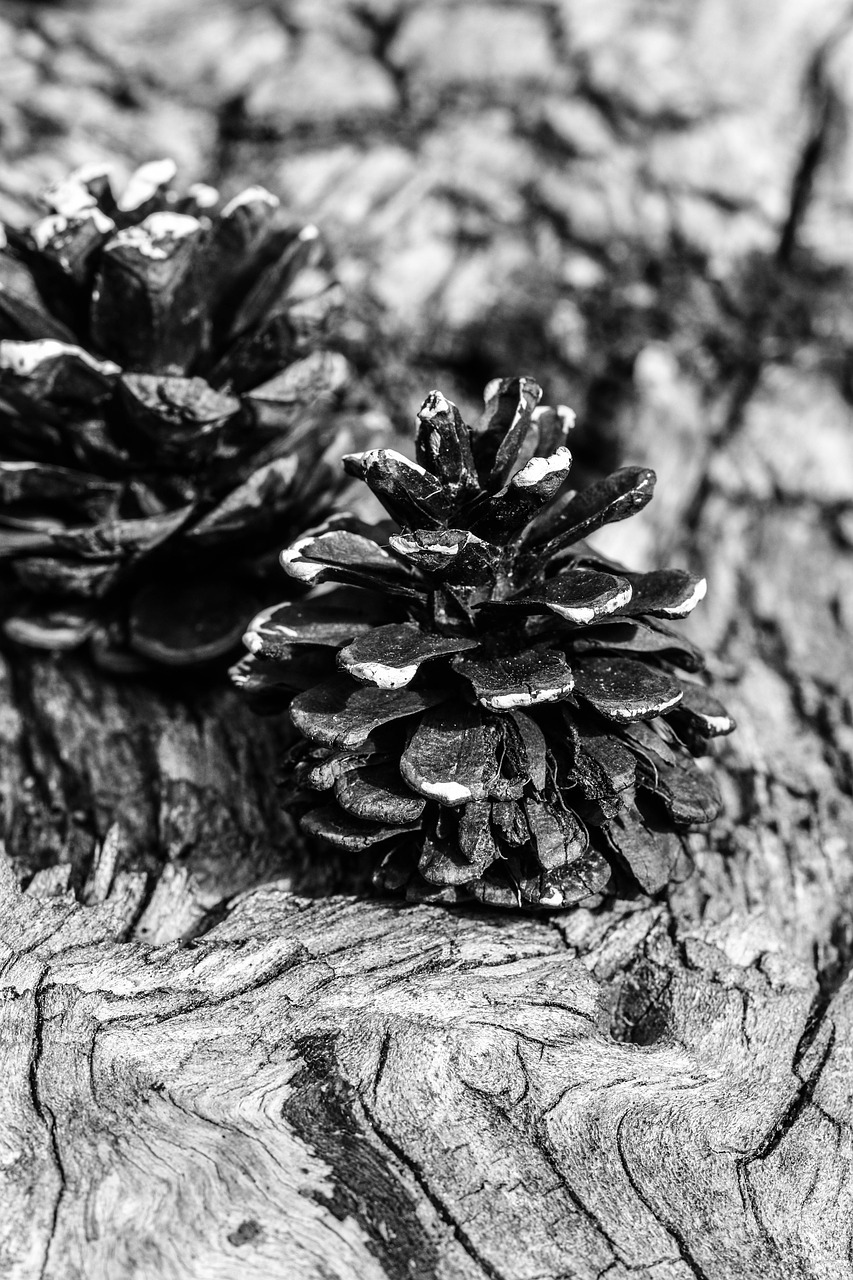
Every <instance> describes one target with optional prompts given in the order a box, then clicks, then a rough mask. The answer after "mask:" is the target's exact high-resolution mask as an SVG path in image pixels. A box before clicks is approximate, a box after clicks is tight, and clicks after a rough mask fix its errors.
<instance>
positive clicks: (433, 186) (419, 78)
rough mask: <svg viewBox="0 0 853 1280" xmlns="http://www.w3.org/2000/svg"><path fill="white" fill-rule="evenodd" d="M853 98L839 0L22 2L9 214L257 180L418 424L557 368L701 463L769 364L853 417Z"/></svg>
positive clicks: (0, 132) (616, 456)
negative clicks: (61, 197) (852, 350)
mask: <svg viewBox="0 0 853 1280" xmlns="http://www.w3.org/2000/svg"><path fill="white" fill-rule="evenodd" d="M851 110H853V27H851V17H850V12H849V6H848V5H847V4H845V3H841V2H840V0H691V3H689V4H687V3H683V0H682V2H681V3H679V2H678V0H493V2H492V3H483V2H482V0H145V3H133V2H132V0H84V2H83V3H77V4H73V3H72V4H62V3H53V4H35V3H27V4H24V3H12V2H11V0H5V3H3V4H2V6H0V156H2V161H0V219H4V220H18V219H24V218H28V217H29V215H30V214H31V213H32V211H33V208H34V197H35V195H36V193H37V192H38V191H39V189H40V188H42V187H44V186H45V185H46V184H48V183H50V182H52V181H54V180H55V179H57V178H58V177H59V176H61V175H62V174H63V173H65V172H67V170H68V169H69V168H71V167H73V166H76V165H78V164H82V163H84V162H86V161H89V160H99V161H102V160H105V159H107V160H111V161H114V163H115V166H116V169H117V170H118V172H119V174H120V176H122V177H123V176H124V175H125V174H127V173H129V172H130V170H131V169H132V168H133V166H134V165H136V164H137V163H138V162H140V161H142V160H146V159H151V158H154V157H158V156H160V155H171V156H173V157H174V158H175V159H176V160H177V161H178V163H179V166H180V171H181V175H182V177H183V179H184V181H185V182H186V183H190V182H192V181H195V180H201V179H203V180H205V181H209V182H213V183H216V184H219V185H220V186H221V188H222V189H223V191H224V192H225V193H226V194H229V193H232V192H233V191H235V190H237V189H238V188H240V187H241V186H244V185H246V184H247V183H248V182H250V181H252V182H261V183H263V184H265V185H267V186H269V187H270V188H271V189H272V190H273V191H275V192H276V193H277V194H278V195H279V196H281V197H282V198H283V200H284V201H285V202H287V203H288V204H289V205H290V206H291V207H292V208H293V209H294V210H295V211H296V212H298V213H299V214H301V215H302V216H304V217H306V218H310V219H313V220H316V221H317V222H318V223H319V224H320V225H321V226H322V228H323V229H324V231H325V233H326V235H327V237H328V238H329V240H330V241H331V242H332V245H333V247H334V249H335V251H336V253H337V258H338V263H339V269H340V273H341V275H342V277H343V280H344V282H345V283H346V285H347V286H348V287H349V290H350V297H351V315H350V320H349V323H348V333H347V338H348V341H349V342H350V343H351V344H352V348H353V350H354V351H355V352H356V354H359V353H360V359H361V363H362V365H363V366H364V367H365V369H368V368H369V371H370V374H371V376H372V377H373V378H375V379H376V380H377V382H378V383H379V384H380V385H381V393H382V395H383V396H384V397H385V398H386V399H387V401H388V402H389V404H390V405H391V406H392V407H395V408H396V409H397V410H398V411H399V412H402V413H404V414H405V421H406V422H408V420H409V417H410V415H411V413H412V412H413V409H414V408H415V407H416V405H417V404H418V403H420V400H421V399H422V398H423V395H424V393H425V391H426V390H427V389H428V388H429V387H430V386H432V385H433V384H434V383H436V382H438V383H439V384H440V385H441V387H442V389H443V390H445V392H446V394H448V395H450V396H452V397H455V398H457V399H458V400H459V401H460V402H462V403H463V404H464V405H466V406H467V407H469V408H470V409H471V410H472V411H474V407H475V406H476V404H477V402H478V399H479V395H480V392H481V389H482V386H483V384H484V383H485V382H486V381H487V380H488V379H489V378H490V377H492V376H494V375H495V374H498V373H500V374H511V373H516V372H525V373H532V374H534V375H535V376H537V377H538V379H539V381H540V382H541V383H542V384H543V385H544V387H545V389H546V396H547V398H549V399H551V400H552V401H553V400H561V401H566V402H568V403H569V404H571V405H572V406H573V407H574V408H575V409H576V410H577V411H578V413H579V416H580V419H581V422H582V423H586V422H591V421H594V424H595V434H594V438H593V437H592V436H591V435H589V434H588V433H587V434H585V435H584V436H579V437H578V440H577V448H578V451H579V452H580V453H581V454H583V453H585V452H589V451H592V452H593V453H594V454H595V457H594V459H591V461H592V462H593V463H598V464H599V465H601V466H605V465H612V464H613V463H615V462H616V461H621V460H622V459H624V458H625V457H626V456H627V455H628V454H630V455H631V456H632V457H633V456H636V457H637V458H640V457H642V459H643V460H644V461H646V462H650V463H651V464H652V465H655V466H657V467H658V469H659V471H660V472H661V479H662V481H669V480H670V478H671V476H672V481H673V482H675V481H676V480H677V479H678V475H677V473H678V471H679V469H680V468H682V467H683V466H685V465H686V466H688V467H689V468H690V470H691V473H693V472H696V471H700V470H702V469H704V468H705V467H706V465H707V464H708V458H707V457H706V456H705V454H704V452H703V450H704V448H705V446H706V445H707V444H708V443H709V442H710V441H711V440H713V439H717V438H719V437H721V436H724V435H726V434H727V433H729V432H731V430H732V429H733V427H734V426H735V425H736V424H739V423H740V422H741V420H742V418H743V416H744V414H745V413H746V414H748V415H754V416H755V417H756V418H757V422H756V423H753V425H752V427H751V430H756V431H758V432H759V433H760V432H762V431H765V430H766V429H767V424H766V422H764V421H763V419H762V416H761V407H760V406H761V403H762V396H763V394H764V391H763V386H762V383H763V381H764V378H765V372H766V370H767V367H768V365H779V364H785V363H788V362H790V361H792V360H793V361H797V362H803V363H806V364H808V366H809V369H810V373H812V374H814V375H815V376H818V375H819V372H822V371H824V370H826V371H827V372H828V373H830V374H831V376H832V379H833V382H834V384H835V385H836V386H837V388H838V389H839V391H840V392H841V393H842V395H843V396H844V398H845V404H846V397H847V394H848V391H849V386H848V381H849V378H848V373H847V368H846V364H847V350H848V347H849V344H850V341H851V339H853V320H851V315H850V307H849V305H848V292H849V291H848V289H847V270H848V267H849V265H850V263H849V260H850V259H851V257H853V165H851V156H853V150H851V147H852V146H853V144H851V138H850V129H849V119H850V113H851ZM818 394H827V395H831V394H832V393H831V392H830V391H828V390H825V391H820V392H819V393H818ZM795 398H796V397H795ZM838 412H841V407H840V406H839V409H838ZM776 429H777V430H779V431H781V432H782V433H783V434H789V433H790V432H791V431H794V430H795V429H796V428H795V426H794V425H793V424H792V425H790V426H785V425H784V424H777V428H776ZM683 437H688V438H689V440H690V447H688V448H685V447H684V443H685V442H684V439H683ZM694 446H695V447H694ZM847 448H848V453H847V458H846V460H847V461H848V462H851V469H853V461H851V458H850V455H849V445H848V446H847ZM779 465H780V466H783V465H784V463H783V462H782V461H781V460H780V462H779ZM673 472H675V473H676V474H673ZM691 479H692V476H691V475H688V476H687V477H683V476H682V477H681V488H682V492H686V491H688V490H689V489H691V488H692V487H693V486H692V483H691ZM772 479H773V478H772V477H771V481H772ZM665 487H667V486H664V485H662V488H665ZM844 496H845V497H847V496H849V495H847V493H846V491H845V495H844ZM676 498H677V495H675V496H673V497H672V501H673V502H674V501H676Z"/></svg>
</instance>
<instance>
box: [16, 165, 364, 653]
mask: <svg viewBox="0 0 853 1280" xmlns="http://www.w3.org/2000/svg"><path fill="white" fill-rule="evenodd" d="M174 174H175V166H174V164H173V162H171V161H168V160H163V161H154V162H152V163H150V164H147V165H144V166H143V167H142V168H141V169H139V170H138V171H137V172H136V173H135V174H134V175H133V176H132V177H131V179H130V181H129V183H128V184H127V186H126V187H125V189H124V191H123V193H122V194H121V195H120V196H116V195H115V194H114V193H113V191H112V188H111V186H110V180H109V176H108V172H107V171H106V170H102V169H97V168H94V167H89V168H88V169H86V170H80V171H78V172H77V173H75V174H72V175H71V176H70V177H69V178H68V179H67V180H66V181H64V182H63V183H61V184H60V185H58V186H57V187H55V188H54V189H53V190H52V191H50V192H48V193H47V195H46V197H45V203H46V204H47V206H48V207H49V208H50V209H51V210H52V212H51V213H50V214H48V216H46V217H44V218H42V219H41V220H40V221H38V222H36V223H35V224H34V225H33V226H31V227H30V228H29V229H28V230H27V231H25V232H18V231H14V230H11V229H7V231H6V236H5V244H4V245H3V247H2V250H0V338H2V339H3V340H2V341H0V425H2V433H3V438H2V441H0V599H2V604H0V614H2V617H3V621H4V625H5V630H6V633H7V634H8V635H10V636H11V637H12V638H14V639H15V640H17V641H19V642H23V643H25V644H30V645H35V646H38V647H42V648H72V647H75V646H77V645H79V644H81V643H83V642H84V641H86V640H91V641H92V643H93V648H94V652H95V655H96V657H97V658H98V659H99V660H100V661H101V662H102V664H104V665H106V666H108V667H111V668H112V669H116V670H135V669H139V668H140V667H143V668H144V667H145V666H147V665H149V664H150V663H155V664H156V663H167V664H172V665H178V666H188V665H192V664H194V663H196V662H203V661H210V660H212V659H214V658H216V657H218V656H221V655H222V654H224V653H226V652H230V651H231V650H233V648H234V647H235V646H236V645H237V644H238V643H239V637H240V633H241V632H242V631H243V630H244V628H245V623H246V619H247V618H249V617H251V616H252V614H253V613H254V612H255V611H256V609H257V608H259V607H260V605H261V604H262V603H263V602H264V601H265V600H270V599H273V598H274V597H273V596H272V595H270V594H269V587H268V583H269V580H270V578H269V568H270V566H275V553H276V552H277V550H278V548H280V547H281V545H282V543H283V542H284V541H286V540H287V539H288V538H289V537H293V536H294V535H295V533H296V531H297V530H298V529H304V528H305V526H306V524H308V523H310V522H311V521H313V520H316V519H318V518H320V517H321V516H322V515H323V514H324V513H325V512H326V511H327V510H328V509H329V506H330V503H331V501H332V499H333V497H334V494H335V490H336V489H337V488H338V487H339V484H340V479H339V477H340V472H339V468H338V466H337V465H336V463H337V458H338V457H339V454H340V446H339V445H338V446H335V447H332V448H331V452H330V453H329V458H332V459H334V460H335V465H330V463H329V459H328V458H327V456H326V451H327V450H329V449H330V446H332V442H333V439H334V436H335V433H336V432H338V431H339V430H341V429H342V422H343V419H342V418H340V417H338V416H336V415H335V414H333V413H332V412H331V411H330V407H329V406H330V404H331V403H332V402H333V401H334V400H335V399H336V398H338V397H339V395H340V393H341V392H342V389H343V388H344V386H345V385H346V382H347V378H348V365H347V362H346V360H345V359H344V357H343V356H342V355H341V354H340V353H338V352H335V351H329V350H326V349H324V346H323V343H324V341H325V335H326V331H327V329H328V327H329V321H330V319H331V317H332V316H333V314H334V313H335V311H336V310H337V308H338V306H339V301H340V298H339V295H340V288H339V286H338V285H337V283H336V282H335V281H334V279H333V278H332V276H331V274H330V271H329V268H328V264H327V261H326V256H327V255H326V252H325V250H324V248H323V245H322V243H321V241H320V239H319V237H318V233H317V231H316V228H314V227H312V226H300V225H298V224H295V223H294V222H293V221H292V220H291V219H289V218H287V217H286V216H285V215H284V214H283V212H282V211H281V209H280V208H279V202H278V200H277V199H276V198H275V197H274V196H272V195H271V194H270V193H269V192H268V191H265V190H264V189H263V188H262V187H250V188H249V189H248V190H247V191H244V192H243V193H242V194H241V195H238V196H236V197H235V198H234V199H233V200H231V201H229V202H228V203H227V204H225V206H224V207H220V201H219V196H218V193H217V192H216V191H215V190H213V188H211V187H207V186H195V187H191V188H190V190H189V191H188V192H187V194H186V195H184V196H180V195H179V194H178V193H177V192H176V191H175V190H173V189H172V186H171V183H172V180H173V178H174ZM0 236H2V228H0ZM0 244H2V240H0ZM276 594H280V588H279V589H277V590H276Z"/></svg>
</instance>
